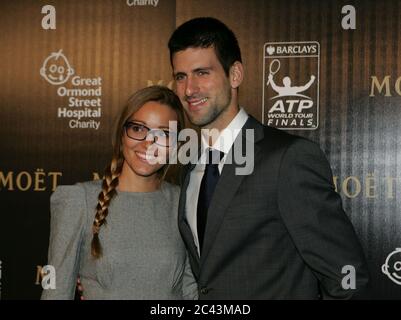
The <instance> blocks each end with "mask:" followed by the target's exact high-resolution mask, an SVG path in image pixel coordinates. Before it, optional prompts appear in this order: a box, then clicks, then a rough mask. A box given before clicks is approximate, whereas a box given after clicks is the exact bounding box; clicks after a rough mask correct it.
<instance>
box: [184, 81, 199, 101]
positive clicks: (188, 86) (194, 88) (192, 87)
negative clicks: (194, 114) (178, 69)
mask: <svg viewBox="0 0 401 320" xmlns="http://www.w3.org/2000/svg"><path fill="white" fill-rule="evenodd" d="M198 91H199V87H198V82H197V81H196V79H194V78H193V77H188V78H187V80H186V82H185V95H186V96H187V97H190V96H192V95H194V94H196V93H198Z"/></svg>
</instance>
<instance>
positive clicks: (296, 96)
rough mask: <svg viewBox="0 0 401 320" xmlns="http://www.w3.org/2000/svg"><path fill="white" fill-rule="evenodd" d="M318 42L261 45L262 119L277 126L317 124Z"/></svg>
mask: <svg viewBox="0 0 401 320" xmlns="http://www.w3.org/2000/svg"><path fill="white" fill-rule="evenodd" d="M319 66H320V45H319V43H318V42H316V41H304V42H268V43H265V45H264V47H263V107H262V119H263V120H262V121H263V123H265V124H267V125H269V126H272V127H276V128H278V129H291V130H315V129H317V128H318V126H319Z"/></svg>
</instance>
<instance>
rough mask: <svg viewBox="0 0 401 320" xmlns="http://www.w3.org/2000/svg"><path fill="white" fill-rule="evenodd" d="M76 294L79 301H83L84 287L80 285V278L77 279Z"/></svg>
mask: <svg viewBox="0 0 401 320" xmlns="http://www.w3.org/2000/svg"><path fill="white" fill-rule="evenodd" d="M77 292H78V295H79V299H80V300H85V297H84V287H83V286H82V284H81V278H80V277H78V279H77Z"/></svg>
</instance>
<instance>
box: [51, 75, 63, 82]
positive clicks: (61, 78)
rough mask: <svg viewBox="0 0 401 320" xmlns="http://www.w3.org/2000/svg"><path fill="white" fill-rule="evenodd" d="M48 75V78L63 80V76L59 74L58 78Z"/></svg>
mask: <svg viewBox="0 0 401 320" xmlns="http://www.w3.org/2000/svg"><path fill="white" fill-rule="evenodd" d="M48 77H49V78H50V79H52V80H55V81H56V80H63V77H62V76H60V77H59V78H57V77H53V76H52V75H51V74H49V75H48Z"/></svg>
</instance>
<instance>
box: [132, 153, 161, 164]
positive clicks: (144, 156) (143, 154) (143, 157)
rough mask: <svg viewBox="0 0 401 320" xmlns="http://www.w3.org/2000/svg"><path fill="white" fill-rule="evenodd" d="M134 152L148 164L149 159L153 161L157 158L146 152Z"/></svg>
mask: <svg viewBox="0 0 401 320" xmlns="http://www.w3.org/2000/svg"><path fill="white" fill-rule="evenodd" d="M135 154H136V156H137V157H138V158H139V159H140V160H141V161H143V162H146V163H147V164H149V161H154V160H156V159H157V158H156V157H155V156H152V155H147V154H146V153H142V152H135Z"/></svg>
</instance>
